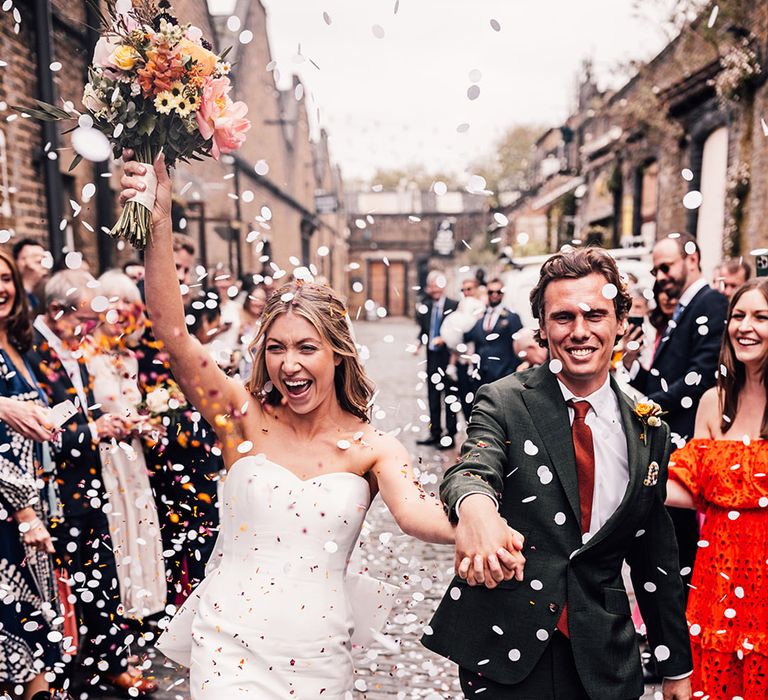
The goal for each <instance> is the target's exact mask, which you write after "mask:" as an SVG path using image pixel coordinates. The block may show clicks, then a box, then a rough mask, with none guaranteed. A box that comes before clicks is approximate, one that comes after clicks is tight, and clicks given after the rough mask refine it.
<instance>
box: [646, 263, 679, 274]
mask: <svg viewBox="0 0 768 700" xmlns="http://www.w3.org/2000/svg"><path fill="white" fill-rule="evenodd" d="M672 265H674V263H661V265H656V266H655V267H652V268H651V274H652V275H653V276H654V277H656V275H658V274H659V272H661V273H662V274H664V275H668V274H669V271H670V270H671V269H672Z"/></svg>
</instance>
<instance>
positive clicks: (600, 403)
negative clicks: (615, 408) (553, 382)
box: [557, 374, 616, 416]
mask: <svg viewBox="0 0 768 700" xmlns="http://www.w3.org/2000/svg"><path fill="white" fill-rule="evenodd" d="M557 385H558V386H559V387H560V391H561V392H562V394H563V399H564V400H565V401H570V400H571V399H575V400H578V399H582V400H584V401H589V404H590V406H592V410H593V411H594V412H595V415H598V416H599V415H601V414H602V413H603V412H605V411H606V410H608V409H610V407H611V406H612V405H614V404H615V401H616V394H614V393H613V389H611V375H610V374H609V375H608V376H607V377H606V378H605V383H604V384H603V385H602V386H601V387H600V388H599V389H597V390H596V391H593V392H592V393H591V394H590V395H589V396H577V395H576V394H574V393H573V392H572V391H571V390H570V389H569V388H568V387H567V386H565V384H563V383H562V382H561V381H560V380H559V379H558V380H557Z"/></svg>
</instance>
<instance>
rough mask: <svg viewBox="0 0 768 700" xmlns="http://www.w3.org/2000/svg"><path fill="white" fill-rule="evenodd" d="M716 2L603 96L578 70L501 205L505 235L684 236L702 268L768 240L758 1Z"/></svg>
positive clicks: (607, 240)
mask: <svg viewBox="0 0 768 700" xmlns="http://www.w3.org/2000/svg"><path fill="white" fill-rule="evenodd" d="M720 5H721V8H720V14H719V17H718V18H717V21H716V22H715V24H714V25H713V26H712V27H710V26H708V21H707V20H708V17H709V16H710V14H709V12H708V13H707V14H706V15H705V16H702V17H700V18H699V19H698V20H697V21H696V22H694V23H692V24H691V25H690V26H688V27H686V28H685V29H684V30H683V31H682V32H681V34H680V35H679V36H678V37H677V38H676V39H675V40H674V41H672V42H671V43H670V44H669V45H668V46H666V47H665V48H664V49H663V50H662V51H661V52H660V53H659V54H658V55H657V56H656V57H655V58H654V59H653V60H652V61H650V62H649V63H648V64H646V65H644V66H643V67H642V68H641V69H640V70H639V71H638V73H637V75H636V76H635V77H634V78H633V79H631V80H630V81H628V82H627V83H626V84H625V85H624V86H622V87H621V88H620V89H619V90H617V91H615V92H609V93H604V94H601V93H599V92H598V91H597V89H596V87H595V84H594V82H593V80H592V78H591V74H590V71H589V69H588V67H587V69H586V70H585V71H584V75H583V80H582V86H581V94H580V95H579V106H578V109H577V110H576V111H575V112H574V114H572V115H571V116H570V117H569V118H568V119H567V120H566V122H565V123H564V124H563V125H562V126H560V127H559V128H556V129H551V130H550V131H548V132H547V133H545V134H544V135H543V136H542V137H541V139H540V140H539V143H537V146H536V152H535V157H534V159H533V161H534V164H533V168H534V172H533V179H534V182H535V185H534V188H533V189H532V191H530V192H527V193H525V196H523V197H521V198H520V199H519V200H518V201H517V202H516V203H515V204H514V205H513V206H511V207H509V208H508V209H507V211H506V212H505V213H506V214H507V215H508V216H509V218H510V220H511V222H512V225H511V227H510V235H515V234H516V233H518V232H520V231H523V230H525V229H528V228H533V227H535V226H538V230H545V231H546V234H545V237H546V240H547V247H548V249H549V250H556V249H557V248H558V247H559V246H561V245H562V244H564V243H567V242H570V241H571V240H573V239H574V238H575V239H577V240H581V241H587V240H591V241H598V242H600V243H602V244H603V245H605V246H607V247H619V246H650V245H652V244H653V242H654V241H655V240H656V239H657V238H658V237H660V236H664V235H667V234H669V233H672V232H675V231H689V232H691V233H693V234H694V235H696V236H697V238H698V240H699V243H700V245H701V247H702V259H703V264H704V268H705V272H706V273H709V272H711V270H712V268H713V267H714V266H715V265H716V264H717V262H718V261H719V260H720V259H721V258H722V257H723V256H739V255H746V256H748V255H749V254H750V252H751V251H753V250H755V249H759V248H764V247H766V246H768V224H766V221H765V217H764V211H765V209H766V206H767V205H768V176H767V175H766V165H768V162H766V161H767V160H768V155H767V150H766V133H765V132H768V127H764V126H763V121H764V115H765V114H766V109H767V108H768V83H766V77H767V76H768V70H767V69H768V5H766V3H750V2H745V1H743V0H731V1H730V2H727V3H720ZM761 120H763V121H761ZM697 193H701V196H700V197H699V195H698V194H697Z"/></svg>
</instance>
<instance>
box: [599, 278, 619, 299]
mask: <svg viewBox="0 0 768 700" xmlns="http://www.w3.org/2000/svg"><path fill="white" fill-rule="evenodd" d="M618 293H619V288H618V287H617V286H616V285H615V284H611V283H610V282H609V283H608V284H605V285H603V289H602V294H603V296H604V297H605V298H606V299H615V298H616V295H617V294H618Z"/></svg>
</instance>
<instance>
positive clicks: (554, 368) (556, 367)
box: [549, 358, 563, 374]
mask: <svg viewBox="0 0 768 700" xmlns="http://www.w3.org/2000/svg"><path fill="white" fill-rule="evenodd" d="M549 371H550V372H552V374H560V372H562V371H563V363H562V362H561V361H560V360H558V359H557V358H555V359H554V360H550V361H549Z"/></svg>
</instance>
